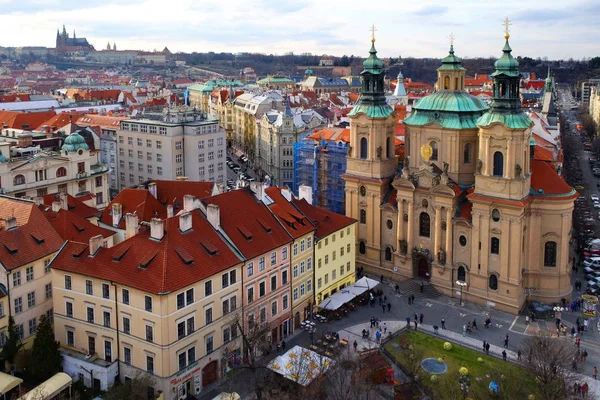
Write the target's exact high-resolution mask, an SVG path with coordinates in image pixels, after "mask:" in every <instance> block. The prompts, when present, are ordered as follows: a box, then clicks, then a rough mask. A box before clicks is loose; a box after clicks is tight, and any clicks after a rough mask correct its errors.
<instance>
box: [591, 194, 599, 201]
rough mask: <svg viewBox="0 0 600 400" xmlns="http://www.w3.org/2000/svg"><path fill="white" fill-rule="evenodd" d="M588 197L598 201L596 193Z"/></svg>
mask: <svg viewBox="0 0 600 400" xmlns="http://www.w3.org/2000/svg"><path fill="white" fill-rule="evenodd" d="M590 199H592V201H600V197H598V195H597V194H593V195H591V196H590Z"/></svg>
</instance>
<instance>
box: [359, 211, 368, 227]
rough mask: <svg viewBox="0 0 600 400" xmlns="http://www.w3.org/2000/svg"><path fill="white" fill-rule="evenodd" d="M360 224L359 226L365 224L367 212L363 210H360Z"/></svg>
mask: <svg viewBox="0 0 600 400" xmlns="http://www.w3.org/2000/svg"><path fill="white" fill-rule="evenodd" d="M360 223H361V224H366V223H367V212H366V211H365V210H360Z"/></svg>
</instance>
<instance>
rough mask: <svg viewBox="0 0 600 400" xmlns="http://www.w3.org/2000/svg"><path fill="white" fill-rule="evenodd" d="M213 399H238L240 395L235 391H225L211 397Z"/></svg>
mask: <svg viewBox="0 0 600 400" xmlns="http://www.w3.org/2000/svg"><path fill="white" fill-rule="evenodd" d="M213 400H240V395H239V394H237V393H236V392H233V393H227V392H222V393H219V394H218V395H217V397H215V398H213Z"/></svg>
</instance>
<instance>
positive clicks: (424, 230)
mask: <svg viewBox="0 0 600 400" xmlns="http://www.w3.org/2000/svg"><path fill="white" fill-rule="evenodd" d="M429 223H430V220H429V214H427V213H426V212H422V213H421V214H420V215H419V236H424V237H429V233H430V230H429Z"/></svg>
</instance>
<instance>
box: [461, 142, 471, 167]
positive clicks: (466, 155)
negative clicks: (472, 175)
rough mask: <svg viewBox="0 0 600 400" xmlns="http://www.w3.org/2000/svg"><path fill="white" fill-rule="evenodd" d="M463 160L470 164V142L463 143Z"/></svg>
mask: <svg viewBox="0 0 600 400" xmlns="http://www.w3.org/2000/svg"><path fill="white" fill-rule="evenodd" d="M463 162H464V163H465V164H471V163H472V162H473V145H472V144H471V143H467V144H465V151H464V156H463Z"/></svg>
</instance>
